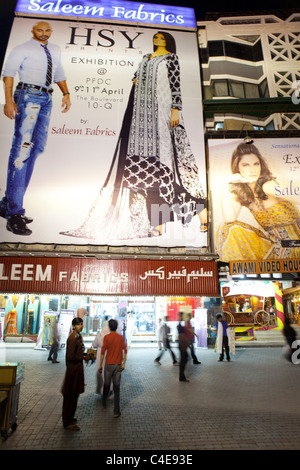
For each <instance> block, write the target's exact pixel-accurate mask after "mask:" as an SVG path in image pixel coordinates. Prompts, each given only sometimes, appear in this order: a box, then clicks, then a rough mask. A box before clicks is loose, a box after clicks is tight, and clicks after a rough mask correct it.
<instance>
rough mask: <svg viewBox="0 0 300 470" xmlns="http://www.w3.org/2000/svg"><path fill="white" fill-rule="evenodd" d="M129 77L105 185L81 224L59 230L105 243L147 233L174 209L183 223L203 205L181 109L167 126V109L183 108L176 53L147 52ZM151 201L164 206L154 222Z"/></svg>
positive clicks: (187, 222) (169, 119)
mask: <svg viewBox="0 0 300 470" xmlns="http://www.w3.org/2000/svg"><path fill="white" fill-rule="evenodd" d="M134 79H135V80H136V84H135V85H134V86H133V89H132V91H131V94H130V97H129V102H128V106H127V109H126V112H125V116H124V119H123V124H122V128H121V132H120V137H119V141H118V144H117V148H116V151H115V155H114V158H113V162H112V165H111V169H110V171H109V174H108V176H107V179H106V181H105V183H104V186H103V187H102V189H101V191H100V193H99V195H98V197H97V199H96V201H95V202H94V204H93V206H92V208H91V210H90V213H89V215H88V217H87V219H86V220H85V222H84V223H83V225H82V226H81V227H80V228H79V229H76V230H71V231H69V232H63V234H64V235H68V236H74V237H80V238H91V239H101V240H103V241H104V242H105V241H108V240H117V239H132V238H140V237H148V236H149V234H150V233H151V227H152V226H156V225H159V224H163V223H166V222H169V221H172V220H174V212H175V213H176V214H177V217H178V218H180V219H181V222H182V224H183V225H185V226H187V225H188V224H189V223H190V222H191V220H192V218H193V216H194V215H196V214H197V212H200V211H201V210H202V209H203V208H204V207H205V206H206V199H205V195H204V192H203V189H202V187H201V184H200V181H199V175H198V168H197V165H196V162H195V158H194V155H193V153H192V150H191V146H190V143H189V140H188V137H187V134H186V131H185V128H184V123H183V119H182V115H181V113H180V124H179V126H177V127H176V128H174V129H171V109H172V108H177V109H178V110H179V111H181V108H182V103H181V90H180V66H179V61H178V57H177V55H176V54H173V53H169V54H166V55H162V56H156V57H151V54H146V55H145V56H144V57H143V59H142V61H141V63H140V65H139V67H138V70H137V72H136V74H135V77H134ZM153 205H154V206H155V207H160V208H161V207H162V206H163V205H164V206H165V207H166V208H167V210H161V211H159V218H158V220H157V221H156V222H157V223H156V224H155V223H153V224H152V223H151V219H153V218H152V215H153V214H152V212H151V208H153ZM152 222H153V220H152Z"/></svg>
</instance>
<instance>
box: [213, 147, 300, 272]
mask: <svg viewBox="0 0 300 470" xmlns="http://www.w3.org/2000/svg"><path fill="white" fill-rule="evenodd" d="M208 148H209V187H210V192H211V201H212V216H213V232H214V247H215V251H216V252H217V253H218V255H219V258H220V260H221V261H224V262H229V263H230V272H231V274H255V273H256V274H260V273H291V272H294V273H295V272H296V273H297V272H299V260H300V139H299V138H288V139H285V138H278V139H277V138H276V139H274V138H272V139H255V141H251V142H250V143H247V142H245V141H244V140H240V139H224V140H223V139H210V140H209V141H208Z"/></svg>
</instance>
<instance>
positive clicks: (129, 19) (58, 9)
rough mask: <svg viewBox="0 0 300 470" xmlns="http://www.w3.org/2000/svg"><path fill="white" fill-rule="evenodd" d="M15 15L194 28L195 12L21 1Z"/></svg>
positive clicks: (88, 0)
mask: <svg viewBox="0 0 300 470" xmlns="http://www.w3.org/2000/svg"><path fill="white" fill-rule="evenodd" d="M15 11H16V13H17V14H20V15H30V16H43V17H45V16H52V17H57V16H60V17H64V18H74V19H76V18H85V19H88V18H90V19H93V20H94V21H102V20H103V21H107V20H109V21H114V22H122V23H123V22H126V23H134V24H138V23H143V24H150V25H155V26H157V25H164V26H169V27H176V28H195V27H196V20H195V13H194V9H193V8H185V7H178V6H170V5H156V4H155V5H153V4H151V3H145V4H144V3H138V2H126V1H125V2H123V1H118V0H116V1H111V0H85V1H82V0H53V1H49V0H18V2H17V5H16V10H15Z"/></svg>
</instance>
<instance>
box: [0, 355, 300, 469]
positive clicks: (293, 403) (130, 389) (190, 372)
mask: <svg viewBox="0 0 300 470" xmlns="http://www.w3.org/2000/svg"><path fill="white" fill-rule="evenodd" d="M196 351H197V356H198V357H199V360H200V361H201V362H202V364H201V365H193V364H192V362H191V361H189V363H188V366H187V369H186V371H187V376H188V378H189V379H190V382H189V383H183V382H179V380H178V374H179V370H178V367H176V366H173V365H172V362H171V357H170V355H169V352H168V351H166V352H165V354H164V356H163V358H162V360H161V362H162V365H161V366H158V365H155V364H154V362H153V360H154V358H155V356H156V353H157V350H156V349H153V348H150V349H149V348H132V349H130V350H129V352H128V360H127V363H126V369H125V370H124V372H123V373H122V383H121V411H122V415H121V417H119V418H114V417H113V407H112V399H110V403H108V406H107V408H106V409H105V410H104V409H103V408H102V406H101V401H100V399H99V398H98V397H97V395H96V394H95V393H94V391H95V382H96V381H95V373H96V369H95V364H94V365H92V366H88V367H85V382H86V390H85V393H84V394H82V395H81V396H80V398H79V403H78V409H77V418H78V424H79V425H80V428H81V430H80V431H78V432H72V431H67V430H65V429H63V426H62V421H61V409H62V396H61V393H60V387H61V384H62V381H63V377H64V373H65V363H64V352H62V351H61V352H60V353H59V360H60V361H61V362H60V363H59V364H52V363H51V362H48V361H47V355H48V352H46V351H39V350H34V349H30V348H24V349H22V347H21V346H19V347H15V348H8V349H6V350H5V358H4V357H3V354H2V360H3V359H5V361H24V362H25V379H24V381H23V382H22V384H21V393H20V400H19V413H18V421H17V422H18V426H17V429H16V431H15V432H11V431H10V432H9V437H8V438H7V440H5V441H4V440H1V439H0V451H3V450H104V449H105V450H114V451H115V453H117V452H118V450H119V451H121V450H131V451H133V450H135V451H138V450H143V449H145V450H150V451H159V450H169V451H180V450H181V451H188V450H266V449H268V450H287V449H294V450H299V449H300V406H299V383H300V365H298V366H297V365H294V364H291V363H289V362H288V361H287V360H286V359H284V358H283V356H282V348H281V347H280V348H277V347H271V348H267V347H266V348H262V347H261V348H238V349H237V350H236V354H235V356H233V357H232V361H231V362H226V361H225V362H223V363H219V362H218V361H217V359H218V356H217V353H215V352H214V350H213V349H206V350H201V349H197V350H196ZM174 352H176V354H177V353H178V351H177V349H176V348H175V347H174ZM2 353H3V351H2ZM132 454H133V452H132ZM52 463H53V462H52Z"/></svg>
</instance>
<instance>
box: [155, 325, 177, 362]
mask: <svg viewBox="0 0 300 470" xmlns="http://www.w3.org/2000/svg"><path fill="white" fill-rule="evenodd" d="M166 321H167V317H166V318H165V322H164V323H163V326H162V328H161V331H162V343H163V349H162V350H161V352H160V354H159V355H158V356H157V358H156V359H154V362H155V363H156V364H158V365H161V363H160V360H161V358H162V356H163V354H164V352H165V351H166V350H167V349H168V350H169V352H170V354H171V357H172V360H173V365H174V366H177V365H179V362H177V360H176V357H175V354H174V352H173V351H172V348H171V345H170V341H169V333H170V327H169V326H168V325H167V323H166Z"/></svg>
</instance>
